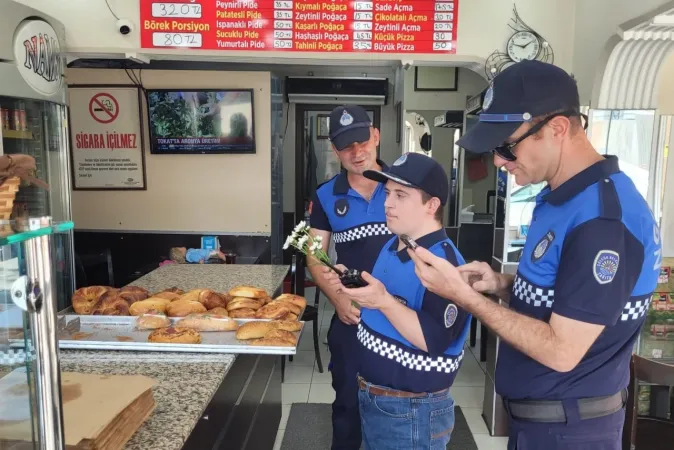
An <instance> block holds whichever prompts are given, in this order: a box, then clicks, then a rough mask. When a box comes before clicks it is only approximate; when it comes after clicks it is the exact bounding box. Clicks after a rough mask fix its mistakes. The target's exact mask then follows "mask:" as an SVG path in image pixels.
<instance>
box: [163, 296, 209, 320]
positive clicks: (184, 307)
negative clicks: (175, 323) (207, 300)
mask: <svg viewBox="0 0 674 450" xmlns="http://www.w3.org/2000/svg"><path fill="white" fill-rule="evenodd" d="M205 312H206V307H205V306H204V305H202V304H201V303H199V302H193V301H189V300H188V301H185V300H176V301H175V302H171V303H169V304H168V305H167V306H166V314H168V316H169V317H185V316H189V315H190V314H197V313H205Z"/></svg>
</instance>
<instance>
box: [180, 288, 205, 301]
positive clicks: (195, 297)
mask: <svg viewBox="0 0 674 450" xmlns="http://www.w3.org/2000/svg"><path fill="white" fill-rule="evenodd" d="M201 291H203V289H192V290H191V291H189V292H186V293H184V294H183V295H181V296H180V298H179V299H178V300H185V301H191V302H198V301H199V295H200V294H201Z"/></svg>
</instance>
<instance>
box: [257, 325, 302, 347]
mask: <svg viewBox="0 0 674 450" xmlns="http://www.w3.org/2000/svg"><path fill="white" fill-rule="evenodd" d="M264 339H281V340H284V341H286V342H288V343H289V344H292V345H297V338H296V337H295V335H294V334H293V333H291V332H290V331H286V330H281V329H279V328H274V329H273V330H271V331H269V332H268V333H267V334H265V335H264Z"/></svg>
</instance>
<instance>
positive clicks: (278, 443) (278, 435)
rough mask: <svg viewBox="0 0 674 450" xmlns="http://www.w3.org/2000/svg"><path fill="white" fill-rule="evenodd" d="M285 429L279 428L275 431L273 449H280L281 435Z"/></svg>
mask: <svg viewBox="0 0 674 450" xmlns="http://www.w3.org/2000/svg"><path fill="white" fill-rule="evenodd" d="M285 432H286V430H285V429H281V428H279V430H278V432H277V433H276V441H275V442H274V450H281V444H282V443H283V435H284V434H285Z"/></svg>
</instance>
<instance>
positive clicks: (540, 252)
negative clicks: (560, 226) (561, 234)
mask: <svg viewBox="0 0 674 450" xmlns="http://www.w3.org/2000/svg"><path fill="white" fill-rule="evenodd" d="M554 239H555V233H553V232H552V231H548V232H547V233H545V236H543V238H542V239H541V240H540V241H538V244H536V247H534V251H533V253H532V254H531V260H532V261H533V262H536V261H538V260H539V259H541V258H542V257H543V256H544V255H545V254H546V253H547V251H548V249H549V248H550V246H551V244H552V241H553V240H554Z"/></svg>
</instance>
